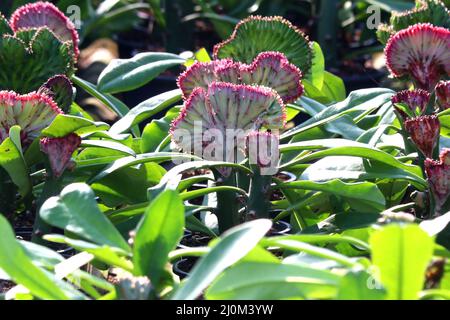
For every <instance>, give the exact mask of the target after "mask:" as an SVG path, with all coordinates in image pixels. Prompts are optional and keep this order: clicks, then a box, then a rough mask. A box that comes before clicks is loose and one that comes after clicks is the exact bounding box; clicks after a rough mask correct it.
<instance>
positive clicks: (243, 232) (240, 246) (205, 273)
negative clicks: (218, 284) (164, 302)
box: [172, 219, 272, 300]
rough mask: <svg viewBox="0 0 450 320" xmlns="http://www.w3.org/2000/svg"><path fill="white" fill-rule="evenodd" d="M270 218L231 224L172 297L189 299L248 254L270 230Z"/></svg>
mask: <svg viewBox="0 0 450 320" xmlns="http://www.w3.org/2000/svg"><path fill="white" fill-rule="evenodd" d="M271 226H272V223H271V222H270V221H269V220H264V219H260V220H254V221H251V222H247V223H244V224H241V225H239V226H237V227H234V228H232V229H230V230H228V231H227V232H225V233H224V234H223V237H222V239H221V240H220V241H219V242H218V243H217V244H216V245H215V246H214V247H213V248H212V249H211V251H210V252H209V253H208V254H207V255H206V256H204V257H203V258H202V259H201V260H200V261H199V262H198V264H197V265H196V266H195V267H194V269H193V270H192V272H191V274H190V276H189V278H188V279H187V281H186V282H185V283H183V285H182V286H181V287H180V288H179V289H178V290H177V291H176V292H175V294H174V295H173V297H172V299H174V300H192V299H195V298H197V297H198V296H199V295H200V294H201V292H202V291H203V290H204V289H205V288H206V287H207V286H208V285H209V284H210V283H211V282H212V281H213V280H214V279H215V278H216V277H217V276H218V275H219V274H220V273H222V271H224V270H225V269H226V268H228V267H229V266H231V265H233V264H234V263H236V262H237V261H239V260H240V259H242V258H243V257H244V256H245V255H247V254H248V253H249V252H250V251H251V250H252V249H253V248H254V247H255V246H256V245H257V244H258V242H259V241H260V240H261V239H262V238H263V237H264V235H265V234H266V233H267V232H268V231H269V229H270V227H271Z"/></svg>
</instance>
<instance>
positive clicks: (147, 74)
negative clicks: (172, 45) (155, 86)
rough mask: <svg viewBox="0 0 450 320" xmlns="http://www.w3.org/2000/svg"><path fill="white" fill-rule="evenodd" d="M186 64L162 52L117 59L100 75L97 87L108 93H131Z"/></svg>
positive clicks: (178, 58)
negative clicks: (168, 71)
mask: <svg viewBox="0 0 450 320" xmlns="http://www.w3.org/2000/svg"><path fill="white" fill-rule="evenodd" d="M184 62H185V60H184V59H183V58H181V57H180V56H177V55H175V54H171V53H160V52H146V53H139V54H137V55H136V56H134V57H133V58H131V59H115V60H113V61H111V62H110V64H109V65H108V66H107V67H106V68H105V69H104V70H103V72H102V73H101V74H100V76H99V78H98V84H97V87H98V90H100V91H103V92H108V93H118V92H124V91H130V90H133V89H136V88H139V87H141V86H143V85H144V84H146V83H148V82H150V81H152V80H153V79H154V78H155V77H157V76H158V75H159V74H160V73H162V72H164V71H166V70H167V69H169V68H171V67H175V66H178V65H181V64H183V63H184Z"/></svg>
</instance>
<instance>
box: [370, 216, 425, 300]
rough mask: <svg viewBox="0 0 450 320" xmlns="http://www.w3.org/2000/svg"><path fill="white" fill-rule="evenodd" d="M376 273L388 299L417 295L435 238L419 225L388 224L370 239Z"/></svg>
mask: <svg viewBox="0 0 450 320" xmlns="http://www.w3.org/2000/svg"><path fill="white" fill-rule="evenodd" d="M369 243H370V246H371V248H372V263H373V265H374V267H375V268H376V269H375V270H376V273H377V274H375V276H379V280H380V281H381V283H382V284H383V286H384V287H385V288H386V290H387V299H395V300H411V299H418V297H419V292H420V291H421V290H422V288H423V285H424V281H425V271H426V268H427V266H428V263H429V262H430V260H431V258H432V255H433V247H434V241H433V239H432V238H431V237H430V236H429V235H428V234H427V233H426V232H425V231H423V230H422V229H421V228H420V227H419V226H418V225H414V224H405V225H401V224H391V225H388V226H387V227H383V228H381V229H380V230H377V231H375V232H374V233H373V234H372V235H371V237H370V239H369Z"/></svg>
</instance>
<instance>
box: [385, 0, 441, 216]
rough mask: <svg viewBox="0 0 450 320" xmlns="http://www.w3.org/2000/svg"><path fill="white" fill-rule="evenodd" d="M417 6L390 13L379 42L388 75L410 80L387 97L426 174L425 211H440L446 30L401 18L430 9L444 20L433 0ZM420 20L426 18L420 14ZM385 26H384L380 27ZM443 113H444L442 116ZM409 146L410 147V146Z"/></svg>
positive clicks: (413, 17)
mask: <svg viewBox="0 0 450 320" xmlns="http://www.w3.org/2000/svg"><path fill="white" fill-rule="evenodd" d="M424 3H425V4H424V5H423V6H422V7H417V8H416V9H415V10H414V11H413V12H407V13H405V14H404V15H393V16H394V19H392V18H391V23H392V25H391V27H390V29H391V31H392V30H399V31H398V32H397V33H395V32H392V34H391V35H390V37H389V39H388V40H387V45H386V48H385V51H384V52H385V56H386V64H387V67H388V69H389V71H390V72H391V75H392V76H393V77H394V78H400V79H405V80H411V81H412V83H413V84H414V86H415V88H416V89H414V90H405V91H401V92H399V93H397V94H396V95H394V96H393V97H392V103H393V104H394V107H395V109H396V113H397V116H398V118H399V120H400V122H401V123H402V128H403V131H404V136H405V138H406V139H405V146H406V150H407V152H408V153H410V152H411V151H413V150H411V149H410V143H409V142H410V141H411V142H412V143H413V145H414V146H415V149H416V150H417V151H418V164H419V165H421V166H422V168H424V175H426V177H427V178H428V182H429V186H430V192H429V193H430V195H432V196H431V198H432V199H433V200H434V201H430V203H431V204H432V205H431V207H430V208H429V210H428V213H427V214H428V216H437V215H439V214H442V213H445V211H444V210H442V208H443V204H444V203H445V202H446V200H447V199H446V198H448V187H447V184H448V181H447V179H448V178H447V176H446V173H445V171H446V170H448V166H447V165H446V164H445V161H446V160H445V159H446V157H447V155H448V151H446V152H444V153H442V154H441V156H440V161H437V160H434V159H436V158H437V157H438V156H439V149H440V147H439V143H440V131H441V123H440V119H439V115H440V114H439V113H438V112H439V111H443V110H445V109H447V108H448V99H449V89H448V87H449V86H448V81H445V79H448V77H449V76H450V31H449V30H448V29H447V28H445V27H437V26H434V25H432V24H430V23H416V24H413V25H408V24H407V23H406V22H407V21H416V20H419V21H416V22H423V21H422V20H420V19H421V18H420V17H424V16H430V15H432V16H433V17H435V18H436V19H431V21H434V22H438V24H439V25H444V26H446V24H445V23H446V22H445V21H446V20H445V19H441V18H442V16H440V15H439V14H438V12H441V13H442V12H443V13H445V14H447V18H446V19H448V11H447V10H441V11H439V10H437V8H438V7H440V6H441V4H440V3H439V1H436V2H434V3H432V2H431V1H425V2H424ZM425 21H426V20H425ZM382 28H385V29H386V27H382ZM444 119H445V118H444ZM413 148H414V147H413Z"/></svg>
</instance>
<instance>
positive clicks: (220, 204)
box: [214, 170, 241, 234]
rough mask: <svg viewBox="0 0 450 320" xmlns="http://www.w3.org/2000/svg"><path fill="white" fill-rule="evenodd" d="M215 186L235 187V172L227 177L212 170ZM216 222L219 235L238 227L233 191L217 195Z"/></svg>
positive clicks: (235, 200)
mask: <svg viewBox="0 0 450 320" xmlns="http://www.w3.org/2000/svg"><path fill="white" fill-rule="evenodd" d="M214 176H215V177H216V185H217V186H231V187H236V185H237V181H236V180H237V179H236V172H234V171H232V172H231V173H230V175H229V176H228V177H224V176H222V174H221V173H220V172H218V171H217V170H214ZM216 214H217V220H218V224H219V233H221V234H222V233H223V232H224V231H226V230H228V229H230V228H232V227H234V226H236V225H238V224H239V223H240V222H241V221H240V219H239V200H238V198H237V194H236V192H235V191H224V192H218V193H217V212H216Z"/></svg>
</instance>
